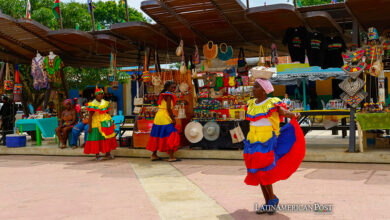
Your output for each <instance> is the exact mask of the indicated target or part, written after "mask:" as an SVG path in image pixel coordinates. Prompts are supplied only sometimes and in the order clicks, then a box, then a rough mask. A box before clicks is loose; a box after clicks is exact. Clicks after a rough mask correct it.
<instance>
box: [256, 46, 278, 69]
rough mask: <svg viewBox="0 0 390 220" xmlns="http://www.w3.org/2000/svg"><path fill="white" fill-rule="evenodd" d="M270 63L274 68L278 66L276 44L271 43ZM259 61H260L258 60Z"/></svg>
mask: <svg viewBox="0 0 390 220" xmlns="http://www.w3.org/2000/svg"><path fill="white" fill-rule="evenodd" d="M271 51H272V52H271V63H272V64H273V65H274V66H275V65H278V64H279V58H278V49H277V48H276V44H275V43H272V45H271ZM259 61H260V60H259Z"/></svg>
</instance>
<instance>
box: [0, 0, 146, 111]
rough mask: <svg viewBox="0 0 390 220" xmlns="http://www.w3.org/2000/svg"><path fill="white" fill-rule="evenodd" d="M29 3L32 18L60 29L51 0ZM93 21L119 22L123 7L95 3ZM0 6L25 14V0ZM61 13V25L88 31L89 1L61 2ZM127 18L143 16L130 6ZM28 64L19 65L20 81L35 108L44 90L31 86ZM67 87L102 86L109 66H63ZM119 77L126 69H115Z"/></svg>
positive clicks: (121, 78)
mask: <svg viewBox="0 0 390 220" xmlns="http://www.w3.org/2000/svg"><path fill="white" fill-rule="evenodd" d="M85 2H87V1H86V0H85ZM30 3H31V12H32V14H31V18H32V19H33V20H35V21H37V22H39V23H41V24H43V25H45V26H47V27H48V28H50V29H52V30H57V29H60V26H59V23H58V20H57V19H56V18H55V17H54V15H53V12H52V7H53V4H54V0H30ZM94 4H95V6H96V8H95V10H94V15H95V24H96V26H97V24H98V23H100V24H101V25H102V28H109V27H110V26H111V25H112V24H114V23H120V22H123V21H124V20H126V11H125V8H124V7H123V6H122V5H120V4H118V3H116V2H115V1H114V0H112V1H108V2H101V1H99V2H96V3H94ZM0 8H1V10H2V12H3V13H4V14H7V15H9V16H11V17H13V18H15V19H19V18H22V17H25V13H26V0H0ZM61 14H62V22H63V26H64V28H72V29H74V28H75V27H76V24H77V25H78V26H79V30H82V31H91V30H92V23H91V15H90V13H88V5H87V4H86V3H84V4H82V3H77V2H70V3H61ZM129 17H130V21H144V22H146V21H147V20H146V18H145V17H144V16H143V15H142V14H141V13H140V12H138V11H137V10H136V9H133V8H129ZM30 71H31V70H30V67H29V66H28V65H20V73H21V79H22V80H21V81H22V83H23V99H24V101H25V102H27V103H30V104H32V105H33V107H34V108H35V109H36V108H38V107H39V106H40V105H42V102H43V99H44V95H45V92H46V90H41V91H36V90H35V89H33V79H32V78H31V74H30ZM64 73H65V75H66V83H67V88H69V89H76V88H78V89H84V88H86V87H87V86H88V85H95V84H99V85H102V86H107V85H109V81H108V80H107V75H108V69H95V68H72V67H65V68H64ZM117 76H118V79H117V80H118V81H119V82H120V83H126V82H127V81H128V79H129V76H128V75H127V74H126V73H122V72H118V75H117ZM26 112H27V111H26Z"/></svg>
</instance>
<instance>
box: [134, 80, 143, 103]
mask: <svg viewBox="0 0 390 220" xmlns="http://www.w3.org/2000/svg"><path fill="white" fill-rule="evenodd" d="M138 83H139V82H137V96H136V98H135V99H134V105H136V106H140V105H143V104H144V98H143V97H142V98H141V97H140V95H139V93H140V91H139V90H142V93H143V91H144V88H143V87H144V83H142V85H141V86H140V87H138Z"/></svg>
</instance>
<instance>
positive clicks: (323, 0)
mask: <svg viewBox="0 0 390 220" xmlns="http://www.w3.org/2000/svg"><path fill="white" fill-rule="evenodd" d="M337 2H344V1H343V0H338V1H337ZM301 3H302V6H312V5H323V4H330V3H331V0H301Z"/></svg>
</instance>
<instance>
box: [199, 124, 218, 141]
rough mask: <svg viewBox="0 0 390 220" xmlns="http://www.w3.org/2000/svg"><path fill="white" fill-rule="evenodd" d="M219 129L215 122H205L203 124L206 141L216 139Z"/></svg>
mask: <svg viewBox="0 0 390 220" xmlns="http://www.w3.org/2000/svg"><path fill="white" fill-rule="evenodd" d="M220 130H221V129H220V127H219V125H218V124H217V123H215V122H211V121H210V122H207V123H206V124H205V125H204V126H203V136H204V139H206V140H208V141H216V140H217V139H218V138H219V134H220Z"/></svg>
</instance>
